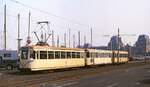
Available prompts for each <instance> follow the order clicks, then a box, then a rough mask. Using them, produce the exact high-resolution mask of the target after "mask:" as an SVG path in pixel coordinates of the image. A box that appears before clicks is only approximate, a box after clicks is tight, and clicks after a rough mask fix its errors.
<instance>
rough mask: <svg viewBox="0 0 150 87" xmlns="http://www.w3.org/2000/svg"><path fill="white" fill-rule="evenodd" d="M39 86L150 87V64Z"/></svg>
mask: <svg viewBox="0 0 150 87" xmlns="http://www.w3.org/2000/svg"><path fill="white" fill-rule="evenodd" d="M40 87H150V65H144V66H140V67H134V68H129V69H120V70H115V71H112V72H105V73H101V74H99V75H96V76H91V77H84V78H80V79H78V78H77V79H74V80H67V81H64V82H55V83H50V84H42V85H40Z"/></svg>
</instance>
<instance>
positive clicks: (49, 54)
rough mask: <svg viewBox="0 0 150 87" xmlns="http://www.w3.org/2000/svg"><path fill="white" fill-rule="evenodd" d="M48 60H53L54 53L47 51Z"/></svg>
mask: <svg viewBox="0 0 150 87" xmlns="http://www.w3.org/2000/svg"><path fill="white" fill-rule="evenodd" d="M48 59H54V52H53V51H48Z"/></svg>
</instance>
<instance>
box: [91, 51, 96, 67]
mask: <svg viewBox="0 0 150 87" xmlns="http://www.w3.org/2000/svg"><path fill="white" fill-rule="evenodd" d="M90 54H91V56H90V57H91V58H90V64H91V65H93V64H94V56H95V55H94V53H93V52H91V53H90Z"/></svg>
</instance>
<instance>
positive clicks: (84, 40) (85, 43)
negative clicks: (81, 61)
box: [84, 36, 86, 45]
mask: <svg viewBox="0 0 150 87" xmlns="http://www.w3.org/2000/svg"><path fill="white" fill-rule="evenodd" d="M85 44H86V36H84V45H85Z"/></svg>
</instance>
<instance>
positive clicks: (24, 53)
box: [21, 48, 28, 59]
mask: <svg viewBox="0 0 150 87" xmlns="http://www.w3.org/2000/svg"><path fill="white" fill-rule="evenodd" d="M21 59H28V48H21Z"/></svg>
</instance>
